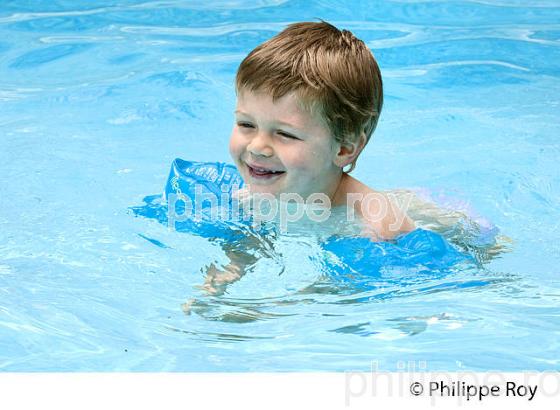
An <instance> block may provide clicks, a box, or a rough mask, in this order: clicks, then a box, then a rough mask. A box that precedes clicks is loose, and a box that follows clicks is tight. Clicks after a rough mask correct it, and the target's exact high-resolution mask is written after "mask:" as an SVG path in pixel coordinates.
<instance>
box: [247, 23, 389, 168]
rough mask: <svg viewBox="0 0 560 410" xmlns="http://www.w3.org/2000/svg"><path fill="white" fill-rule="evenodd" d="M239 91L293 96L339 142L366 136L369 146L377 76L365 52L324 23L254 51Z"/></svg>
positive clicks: (379, 91) (379, 96) (379, 95)
mask: <svg viewBox="0 0 560 410" xmlns="http://www.w3.org/2000/svg"><path fill="white" fill-rule="evenodd" d="M242 90H249V91H253V92H265V93H267V94H269V95H271V96H272V100H273V101H276V100H278V99H279V98H281V97H283V96H284V95H286V94H288V93H290V92H296V94H297V95H298V97H299V98H300V100H301V102H302V105H303V106H304V107H305V108H307V109H308V110H309V111H310V112H318V113H319V114H320V115H321V117H322V119H323V120H324V122H325V124H326V125H327V127H328V128H329V129H330V131H331V133H332V135H333V136H334V138H335V140H336V141H338V142H340V143H345V142H356V141H357V140H358V138H359V137H360V134H361V133H362V132H364V133H365V137H366V140H365V143H366V144H367V142H368V141H369V139H370V137H371V135H372V133H373V131H374V130H375V127H376V125H377V121H378V119H379V114H380V113H381V107H382V105H383V83H382V80H381V72H380V70H379V66H378V65H377V62H376V61H375V58H374V57H373V54H372V53H371V51H370V50H369V48H368V47H367V46H366V45H365V43H364V42H363V41H362V40H359V39H358V38H356V37H355V36H354V35H353V34H352V33H351V32H350V31H348V30H342V31H341V30H339V29H338V28H336V27H335V26H333V25H332V24H329V23H327V22H325V21H321V22H319V23H315V22H302V23H295V24H290V25H289V26H288V27H287V28H286V29H284V30H283V31H282V32H280V33H279V34H277V35H276V36H274V37H272V38H271V39H269V40H268V41H266V42H264V43H262V44H260V45H259V46H257V47H256V48H255V49H254V50H253V51H251V52H250V53H249V55H248V56H247V57H245V59H244V60H243V61H242V62H241V64H240V66H239V69H238V70H237V76H236V92H239V91H242ZM358 155H359V154H358ZM356 160H357V157H356V158H355V159H354V161H352V163H351V164H350V169H349V170H348V172H351V171H352V170H353V169H354V168H355V166H356Z"/></svg>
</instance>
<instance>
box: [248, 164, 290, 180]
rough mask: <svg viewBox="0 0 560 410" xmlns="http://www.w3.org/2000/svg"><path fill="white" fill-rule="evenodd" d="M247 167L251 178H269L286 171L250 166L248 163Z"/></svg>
mask: <svg viewBox="0 0 560 410" xmlns="http://www.w3.org/2000/svg"><path fill="white" fill-rule="evenodd" d="M247 168H249V174H250V175H251V176H252V177H253V178H257V179H271V178H274V177H278V176H280V175H282V174H285V173H286V171H275V170H272V169H267V168H260V167H252V166H250V165H248V164H247Z"/></svg>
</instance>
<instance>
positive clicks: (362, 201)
mask: <svg viewBox="0 0 560 410" xmlns="http://www.w3.org/2000/svg"><path fill="white" fill-rule="evenodd" d="M344 175H345V177H344V179H343V181H342V182H341V185H342V184H344V185H343V186H341V189H340V193H341V194H342V195H340V197H339V199H338V200H339V201H341V197H342V196H344V197H345V198H346V205H347V206H348V207H351V208H353V209H354V211H355V213H356V214H357V215H359V216H360V217H361V218H362V219H363V220H364V223H365V227H364V230H365V231H364V234H366V235H367V236H369V237H371V238H372V239H374V240H387V239H393V238H395V237H396V236H398V235H401V234H403V233H407V232H410V231H413V230H414V229H415V228H416V226H415V224H414V222H413V221H412V219H410V218H409V217H408V215H407V213H406V212H405V211H404V210H403V209H401V208H400V206H399V204H398V203H397V201H395V200H394V198H392V197H391V195H388V194H387V193H384V192H381V191H376V190H373V189H371V188H370V187H368V186H367V185H365V184H363V183H361V182H360V181H358V180H357V179H355V178H353V177H351V176H350V175H348V174H344Z"/></svg>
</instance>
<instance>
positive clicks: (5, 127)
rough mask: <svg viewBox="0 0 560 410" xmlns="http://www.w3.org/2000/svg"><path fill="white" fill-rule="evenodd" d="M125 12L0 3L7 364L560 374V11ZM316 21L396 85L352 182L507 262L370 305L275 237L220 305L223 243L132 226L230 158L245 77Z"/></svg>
mask: <svg viewBox="0 0 560 410" xmlns="http://www.w3.org/2000/svg"><path fill="white" fill-rule="evenodd" d="M115 3H116V2H111V1H96V2H95V4H93V3H88V2H85V1H81V2H69V1H53V2H48V3H46V2H41V1H28V2H23V3H22V2H7V3H6V2H3V4H2V5H1V6H0V33H1V34H2V35H1V36H0V189H1V196H0V209H1V212H0V369H2V370H3V371H113V370H114V371H128V370H130V371H344V370H369V369H370V368H371V366H372V364H375V365H376V366H377V367H378V368H380V369H383V370H389V371H396V370H400V369H402V366H403V365H404V364H406V363H409V362H413V363H416V365H417V366H420V364H422V365H423V366H424V367H425V368H426V369H427V370H431V371H438V370H447V371H461V370H476V371H485V370H500V371H522V370H558V369H559V353H560V327H559V325H560V316H559V313H558V312H559V308H560V279H559V275H560V269H559V268H558V266H559V263H560V246H559V241H558V233H557V232H558V229H559V228H560V226H559V223H558V208H559V206H560V171H559V169H560V168H559V167H558V163H557V162H558V158H559V154H560V143H559V142H558V135H560V133H559V131H560V127H559V121H558V105H559V101H560V97H559V95H560V93H559V91H560V90H559V89H560V87H559V86H558V77H559V76H560V68H559V67H560V65H559V62H560V24H559V21H560V7H558V4H557V2H555V1H545V0H539V1H536V2H522V1H515V2H512V1H508V2H505V1H500V0H496V1H491V0H487V1H457V2H441V1H432V2H423V1H394V2H389V1H386V2H369V1H368V2H365V1H364V2H359V1H356V2H352V3H349V4H348V5H346V6H342V5H341V4H340V2H331V1H313V2H298V1H279V0H276V1H273V0H269V1H267V0H263V1H260V2H249V1H247V2H243V1H236V2H230V1H209V2H200V3H195V5H192V4H190V3H191V2H180V1H163V2H140V1H121V2H118V5H116V4H115ZM255 3H256V4H257V5H254V4H255ZM316 18H322V19H325V20H327V21H329V22H331V23H333V24H335V25H337V26H338V27H342V28H347V29H350V30H352V31H353V32H354V33H355V34H356V35H357V36H358V37H360V38H362V39H364V40H365V41H366V42H367V44H368V45H369V46H370V47H371V48H372V49H373V50H374V52H375V54H376V57H377V59H378V62H379V64H380V66H381V69H382V72H383V75H384V81H385V95H386V97H385V107H384V111H383V113H382V115H381V120H380V124H379V126H378V128H377V130H376V132H375V134H374V137H373V140H372V142H370V144H369V145H368V147H367V148H366V151H365V152H364V154H363V155H362V158H361V159H360V161H358V166H357V169H356V171H355V175H356V176H357V177H358V178H359V179H361V180H362V181H364V182H365V183H367V184H368V185H370V186H373V187H375V188H377V189H393V188H416V189H422V190H427V191H429V192H430V193H432V195H433V196H435V197H438V196H439V195H440V194H442V195H443V197H445V198H452V199H453V201H454V202H455V203H464V204H467V205H468V206H469V207H470V208H472V209H474V210H476V212H477V214H479V215H481V216H483V217H484V218H486V219H487V220H489V221H491V222H492V223H493V224H495V225H496V226H497V227H498V228H499V230H500V232H501V234H502V235H503V236H504V237H507V238H510V241H509V242H507V241H506V240H505V239H502V241H503V245H504V247H505V248H507V251H505V252H501V253H500V254H499V255H497V256H496V257H493V258H487V259H485V260H481V261H479V262H480V263H478V264H472V265H469V266H468V268H464V269H456V270H453V271H452V272H451V273H450V274H448V275H446V276H438V275H433V276H430V275H429V272H428V274H425V273H423V274H418V273H417V272H416V273H415V272H412V271H406V270H405V271H402V270H401V271H399V270H391V271H388V272H386V274H385V276H383V277H381V278H377V279H375V283H374V284H375V286H370V287H366V288H359V289H357V288H352V287H347V286H339V287H337V286H333V285H332V283H329V282H328V280H326V279H325V275H324V269H325V268H324V266H325V263H328V261H327V262H325V260H324V259H322V254H321V252H320V251H318V250H317V247H316V246H315V245H316V244H315V243H314V242H313V241H311V240H310V239H309V238H307V237H305V236H301V237H293V236H292V237H288V236H287V237H280V238H278V239H277V241H276V242H275V243H274V246H273V248H272V250H271V252H270V254H269V255H268V257H263V258H262V259H261V260H260V261H259V263H258V265H257V266H256V268H255V270H254V271H253V272H251V273H250V274H248V275H246V276H245V277H243V278H242V279H241V280H240V281H238V282H236V283H234V284H232V285H230V286H229V287H228V291H227V293H226V294H224V295H222V296H210V295H207V294H205V293H204V292H203V291H202V290H200V289H199V288H197V287H196V286H197V285H200V284H201V283H202V282H203V280H204V275H203V273H202V272H201V269H202V268H203V267H204V266H206V265H208V264H210V263H212V262H213V261H222V260H223V259H224V254H223V251H222V250H221V248H220V247H219V246H217V245H216V244H215V243H214V242H212V241H209V240H207V239H205V238H204V237H201V236H196V235H190V234H188V233H185V232H173V231H169V230H168V229H167V228H166V227H165V226H164V225H162V224H160V223H158V222H157V221H155V220H153V219H150V218H139V217H135V215H134V214H133V213H131V212H130V208H131V207H134V206H139V205H141V204H142V203H143V200H144V198H145V197H146V196H148V195H152V194H158V193H161V192H162V190H163V187H164V184H165V182H166V179H167V176H168V172H169V166H170V164H171V162H172V161H173V159H174V158H176V157H181V158H186V159H191V160H197V161H223V162H231V161H230V159H229V154H228V150H227V142H228V139H229V133H230V128H231V124H232V121H233V117H232V111H233V109H234V103H235V95H234V90H233V78H234V74H235V70H236V68H237V65H238V63H239V62H240V61H241V59H242V58H243V57H244V56H245V54H246V53H247V52H248V51H249V50H250V49H252V48H253V47H254V46H256V45H257V44H259V43H260V42H262V41H264V40H265V39H267V38H269V37H270V36H272V35H274V34H275V33H277V32H278V31H280V30H281V29H282V28H284V27H285V25H286V24H288V23H291V22H295V21H300V20H314V19H316ZM154 241H155V242H154ZM160 245H164V246H160ZM465 283H470V284H472V286H461V284H465ZM477 284H479V285H477ZM193 298H194V299H196V301H197V303H196V306H195V309H193V311H192V312H191V314H190V315H186V314H185V313H184V312H183V309H182V308H181V306H182V304H184V303H185V302H186V301H187V300H190V299H193Z"/></svg>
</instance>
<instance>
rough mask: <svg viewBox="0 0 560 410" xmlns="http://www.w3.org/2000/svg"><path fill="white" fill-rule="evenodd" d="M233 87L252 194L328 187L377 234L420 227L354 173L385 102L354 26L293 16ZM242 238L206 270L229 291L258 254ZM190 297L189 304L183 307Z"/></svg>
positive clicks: (329, 194)
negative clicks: (226, 259)
mask: <svg viewBox="0 0 560 410" xmlns="http://www.w3.org/2000/svg"><path fill="white" fill-rule="evenodd" d="M236 92H237V97H238V99H237V107H236V110H235V117H236V120H235V125H234V128H233V132H232V135H231V141H230V153H231V155H232V157H233V160H234V162H235V164H236V166H237V168H238V170H239V172H240V174H241V176H242V178H243V180H244V182H245V184H246V186H247V189H248V191H249V193H250V194H251V193H252V194H255V193H258V194H272V195H274V196H275V197H278V196H280V197H281V196H282V194H298V195H299V196H300V197H302V198H303V199H304V200H306V199H308V198H309V197H310V196H311V195H314V194H323V196H324V197H325V198H327V202H329V203H330V206H333V207H338V206H348V207H350V208H351V209H353V210H354V211H355V213H356V214H357V215H358V216H359V217H361V218H362V219H363V222H364V232H363V234H364V235H367V236H369V237H370V238H372V239H373V240H376V241H379V240H387V239H392V238H394V237H396V236H397V235H400V234H402V233H406V232H409V231H412V230H414V229H415V226H414V223H413V222H412V220H411V219H410V218H409V217H408V216H407V215H406V213H404V212H403V211H401V210H400V209H399V208H398V207H397V206H395V205H393V203H392V202H391V201H389V198H388V197H387V195H386V194H383V193H381V192H377V191H374V190H372V189H371V188H369V187H367V186H366V185H364V184H362V183H361V182H359V181H358V180H356V179H355V178H353V177H351V176H350V175H349V174H348V172H350V171H352V170H353V169H354V167H355V165H356V161H357V159H358V156H359V155H360V153H361V151H362V150H363V148H364V146H365V145H366V144H367V142H368V141H369V139H370V137H371V134H372V133H373V131H374V129H375V127H376V125H377V121H378V119H379V114H380V112H381V106H382V104H383V87H382V81H381V74H380V72H379V67H378V66H377V63H376V62H375V59H374V57H373V55H372V54H371V52H370V50H369V49H368V48H367V46H366V45H365V44H364V43H363V42H362V41H361V40H358V39H357V38H356V37H354V36H353V35H352V33H350V32H349V31H346V30H343V31H340V30H338V29H337V28H336V27H334V26H332V25H331V24H328V23H326V22H320V23H309V22H305V23H296V24H291V25H290V26H288V27H287V28H286V29H285V30H284V31H282V32H281V33H279V34H278V35H276V36H275V37H273V38H271V39H270V40H268V41H266V42H265V43H263V44H261V45H259V46H258V47H257V48H255V49H254V50H253V51H252V52H251V53H250V54H249V55H248V56H247V57H246V58H245V59H244V60H243V61H242V62H241V65H240V67H239V69H238V72H237V77H236ZM347 166H349V167H350V168H349V170H348V171H347V172H344V171H343V168H345V167H347ZM250 239H251V238H248V240H250ZM239 245H240V244H231V245H225V247H224V250H225V251H226V254H227V256H228V257H229V259H230V260H231V262H230V263H229V264H228V265H226V266H225V267H223V268H221V269H218V268H217V267H216V266H215V265H214V264H212V265H210V266H209V267H208V268H207V269H206V280H205V284H204V286H203V288H204V289H205V290H206V291H207V292H209V293H211V294H219V293H223V292H224V291H225V286H226V285H227V284H229V283H231V282H233V281H235V280H237V279H239V278H240V277H241V276H242V275H243V274H244V273H245V272H246V271H247V269H249V268H251V267H252V266H253V265H254V264H255V263H256V262H257V260H258V257H257V256H256V255H255V254H250V253H247V252H244V251H243V249H244V248H246V246H239ZM249 247H250V246H249ZM194 302H195V301H194V300H191V301H190V302H188V303H186V304H184V305H183V308H184V310H185V312H186V313H189V312H190V311H191V307H192V304H193V303H194Z"/></svg>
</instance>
